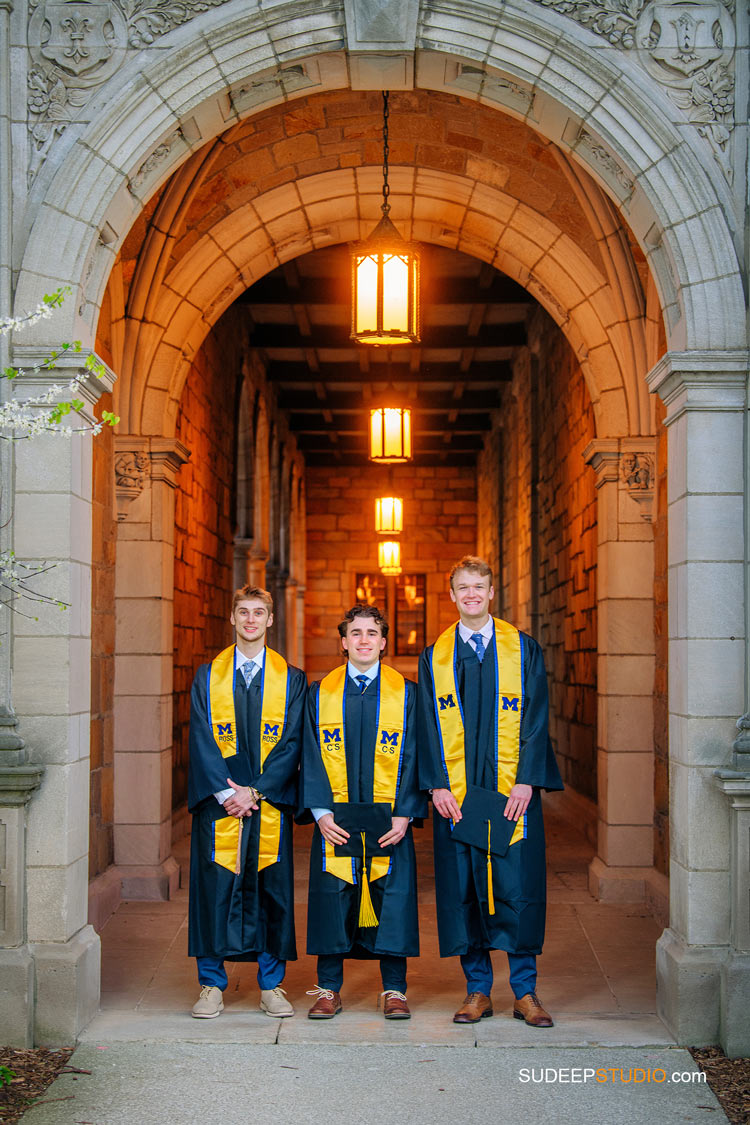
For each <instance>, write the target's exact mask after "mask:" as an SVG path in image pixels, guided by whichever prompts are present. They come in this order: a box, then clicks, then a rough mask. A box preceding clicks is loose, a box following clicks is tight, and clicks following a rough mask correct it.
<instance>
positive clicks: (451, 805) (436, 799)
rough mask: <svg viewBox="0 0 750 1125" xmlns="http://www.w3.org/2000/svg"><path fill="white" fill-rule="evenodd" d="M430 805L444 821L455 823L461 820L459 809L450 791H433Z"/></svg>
mask: <svg viewBox="0 0 750 1125" xmlns="http://www.w3.org/2000/svg"><path fill="white" fill-rule="evenodd" d="M432 803H433V805H434V806H435V808H436V809H437V811H438V812H439V813H440V815H441V816H442V817H445V819H446V820H455V821H456V822H457V823H458V821H459V820H461V809H460V808H459V807H458V801H457V800H456V798H455V797H454V796H453V794H452V793H451V791H450V789H433V790H432Z"/></svg>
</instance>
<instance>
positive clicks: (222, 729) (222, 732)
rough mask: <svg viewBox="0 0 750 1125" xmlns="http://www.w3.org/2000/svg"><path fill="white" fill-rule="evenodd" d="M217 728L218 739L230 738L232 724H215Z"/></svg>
mask: <svg viewBox="0 0 750 1125" xmlns="http://www.w3.org/2000/svg"><path fill="white" fill-rule="evenodd" d="M216 725H217V726H218V728H219V738H231V737H232V724H231V723H217V724H216Z"/></svg>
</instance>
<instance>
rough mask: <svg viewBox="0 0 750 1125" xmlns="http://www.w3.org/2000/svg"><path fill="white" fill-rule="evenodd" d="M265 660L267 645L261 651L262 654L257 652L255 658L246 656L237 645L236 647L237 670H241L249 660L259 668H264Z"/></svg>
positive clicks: (235, 660) (235, 662) (235, 661)
mask: <svg viewBox="0 0 750 1125" xmlns="http://www.w3.org/2000/svg"><path fill="white" fill-rule="evenodd" d="M265 658H266V648H265V645H264V646H263V648H262V649H261V650H260V652H256V654H255V656H245V654H244V652H240V650H239V648H238V647H237V645H235V646H234V666H235V668H241V667H242V665H243V664H244V663H245V662H246V661H248V660H250V661H251V662H252V663H253V664H257V665H258V667H259V668H262V667H263V661H264V660H265Z"/></svg>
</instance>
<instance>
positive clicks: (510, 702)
mask: <svg viewBox="0 0 750 1125" xmlns="http://www.w3.org/2000/svg"><path fill="white" fill-rule="evenodd" d="M517 710H518V696H517V695H514V696H507V695H504V696H503V711H517Z"/></svg>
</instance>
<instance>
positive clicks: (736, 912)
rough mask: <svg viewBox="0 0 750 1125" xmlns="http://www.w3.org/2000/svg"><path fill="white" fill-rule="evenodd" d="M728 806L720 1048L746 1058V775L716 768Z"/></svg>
mask: <svg viewBox="0 0 750 1125" xmlns="http://www.w3.org/2000/svg"><path fill="white" fill-rule="evenodd" d="M714 783H715V785H716V787H717V789H718V790H719V792H720V793H723V794H724V797H725V798H726V800H727V802H728V804H729V821H730V828H729V839H730V849H729V878H730V928H729V934H730V949H729V953H728V956H727V959H726V961H725V962H724V964H723V965H722V967H721V1017H720V1019H721V1023H720V1029H721V1039H720V1042H721V1045H722V1047H723V1049H724V1052H725V1054H727V1055H728V1056H729V1057H730V1058H732V1059H735V1058H744V1057H746V1056H747V1055H750V1020H749V1019H748V1015H747V1014H748V1012H750V773H739V772H736V771H732V770H717V771H716V776H715V777H714Z"/></svg>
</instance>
